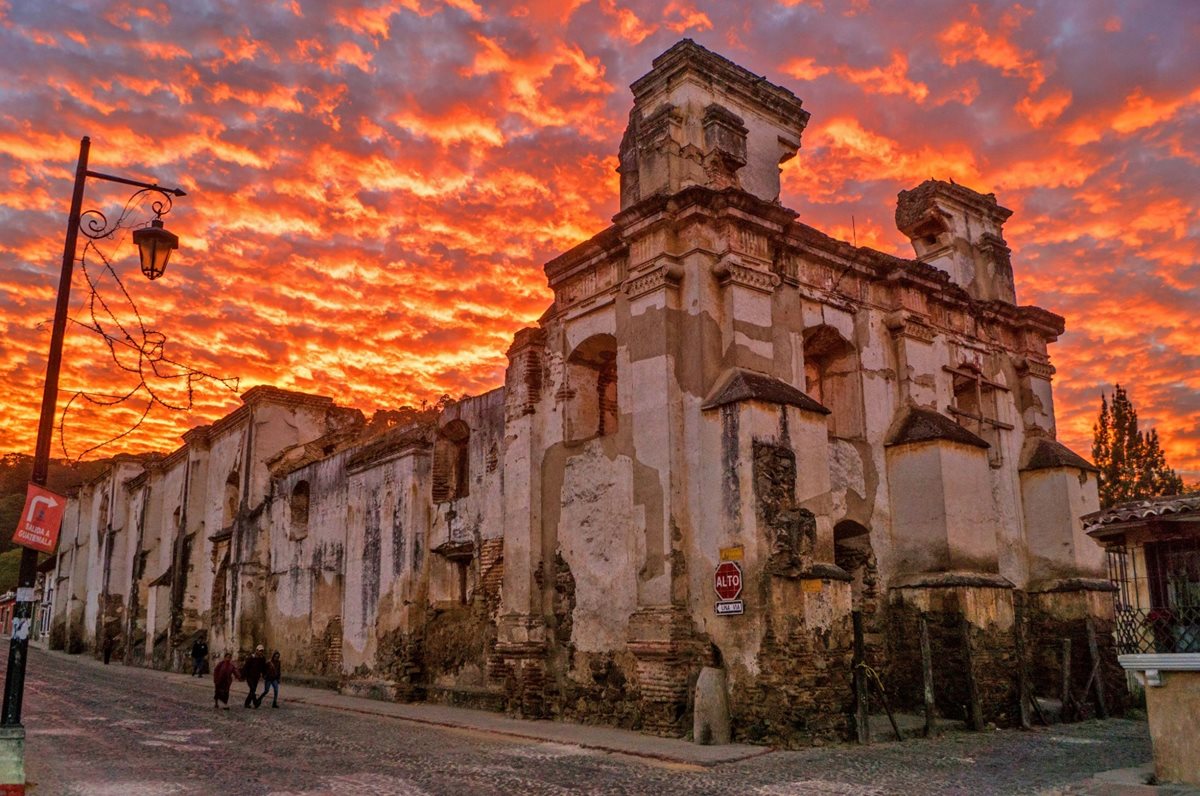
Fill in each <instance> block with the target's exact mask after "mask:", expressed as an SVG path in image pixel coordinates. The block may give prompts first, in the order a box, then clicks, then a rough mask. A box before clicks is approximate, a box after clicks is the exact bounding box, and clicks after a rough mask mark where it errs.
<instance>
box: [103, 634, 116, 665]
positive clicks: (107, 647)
mask: <svg viewBox="0 0 1200 796" xmlns="http://www.w3.org/2000/svg"><path fill="white" fill-rule="evenodd" d="M116 646H117V640H116V639H115V638H114V637H113V634H112V631H109V632H107V633H105V634H104V646H103V648H102V652H103V654H104V665H105V666H108V662H109V661H110V660H112V654H113V649H114V648H115V647H116Z"/></svg>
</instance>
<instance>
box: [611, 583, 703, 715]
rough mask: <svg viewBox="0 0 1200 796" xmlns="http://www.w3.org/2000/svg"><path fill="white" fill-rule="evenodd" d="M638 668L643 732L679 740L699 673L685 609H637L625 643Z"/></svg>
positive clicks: (689, 618) (668, 607)
mask: <svg viewBox="0 0 1200 796" xmlns="http://www.w3.org/2000/svg"><path fill="white" fill-rule="evenodd" d="M626 646H627V648H628V649H629V651H630V652H631V653H632V654H633V656H634V659H635V660H636V661H637V663H636V675H637V684H638V689H639V691H640V693H641V699H642V722H643V724H642V729H643V730H644V731H646V732H651V733H654V734H656V735H668V736H681V735H683V734H684V733H685V732H686V729H687V727H688V726H689V724H688V721H687V719H688V693H689V691H690V689H691V685H692V683H693V682H694V681H695V676H696V674H698V673H699V670H700V667H699V663H698V654H697V653H698V650H697V647H698V644H697V640H696V636H695V632H694V631H693V630H692V622H691V617H690V616H689V615H688V612H687V610H686V609H685V608H682V607H677V606H669V605H668V606H655V607H645V608H639V609H638V610H637V612H635V613H634V614H633V616H632V617H630V619H629V631H628V641H627V644H626Z"/></svg>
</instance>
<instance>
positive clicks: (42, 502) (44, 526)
mask: <svg viewBox="0 0 1200 796" xmlns="http://www.w3.org/2000/svg"><path fill="white" fill-rule="evenodd" d="M66 508H67V499H66V498H65V497H63V496H62V495H56V494H54V493H53V492H51V491H50V490H48V489H42V488H41V487H40V486H36V485H34V484H30V485H29V491H28V492H26V494H25V508H24V509H23V510H22V511H21V519H20V520H18V521H17V532H16V533H14V534H13V538H12V540H13V543H14V544H19V545H21V546H22V547H32V548H33V549H34V550H41V551H42V552H43V553H53V552H54V548H56V547H58V526H59V525H60V524H62V515H63V511H64V510H66Z"/></svg>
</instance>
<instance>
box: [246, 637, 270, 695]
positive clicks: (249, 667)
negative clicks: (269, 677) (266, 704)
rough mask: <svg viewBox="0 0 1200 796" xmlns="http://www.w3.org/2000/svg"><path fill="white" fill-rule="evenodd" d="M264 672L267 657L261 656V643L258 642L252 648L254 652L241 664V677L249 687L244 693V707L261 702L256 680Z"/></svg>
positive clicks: (259, 678) (265, 670) (260, 677)
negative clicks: (247, 691)
mask: <svg viewBox="0 0 1200 796" xmlns="http://www.w3.org/2000/svg"><path fill="white" fill-rule="evenodd" d="M266 672H267V659H266V658H264V657H263V645H262V644H259V645H258V646H257V647H255V648H254V654H252V655H251V656H250V657H249V658H247V659H246V662H245V663H244V664H242V679H243V680H245V681H246V685H247V686H248V687H249V689H250V691H249V693H247V694H246V703H245V706H246V707H250V706H251V705H253V706H254V707H258V706H259V705H260V704H261V703H262V697H260V696H258V681H259V680H261V679H262V676H263V675H264V674H266ZM264 693H265V692H264Z"/></svg>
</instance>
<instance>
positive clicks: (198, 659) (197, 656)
mask: <svg viewBox="0 0 1200 796" xmlns="http://www.w3.org/2000/svg"><path fill="white" fill-rule="evenodd" d="M207 660H208V642H206V641H205V640H204V636H196V640H195V641H193V642H192V677H203V676H204V664H205V662H206V661H207Z"/></svg>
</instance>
